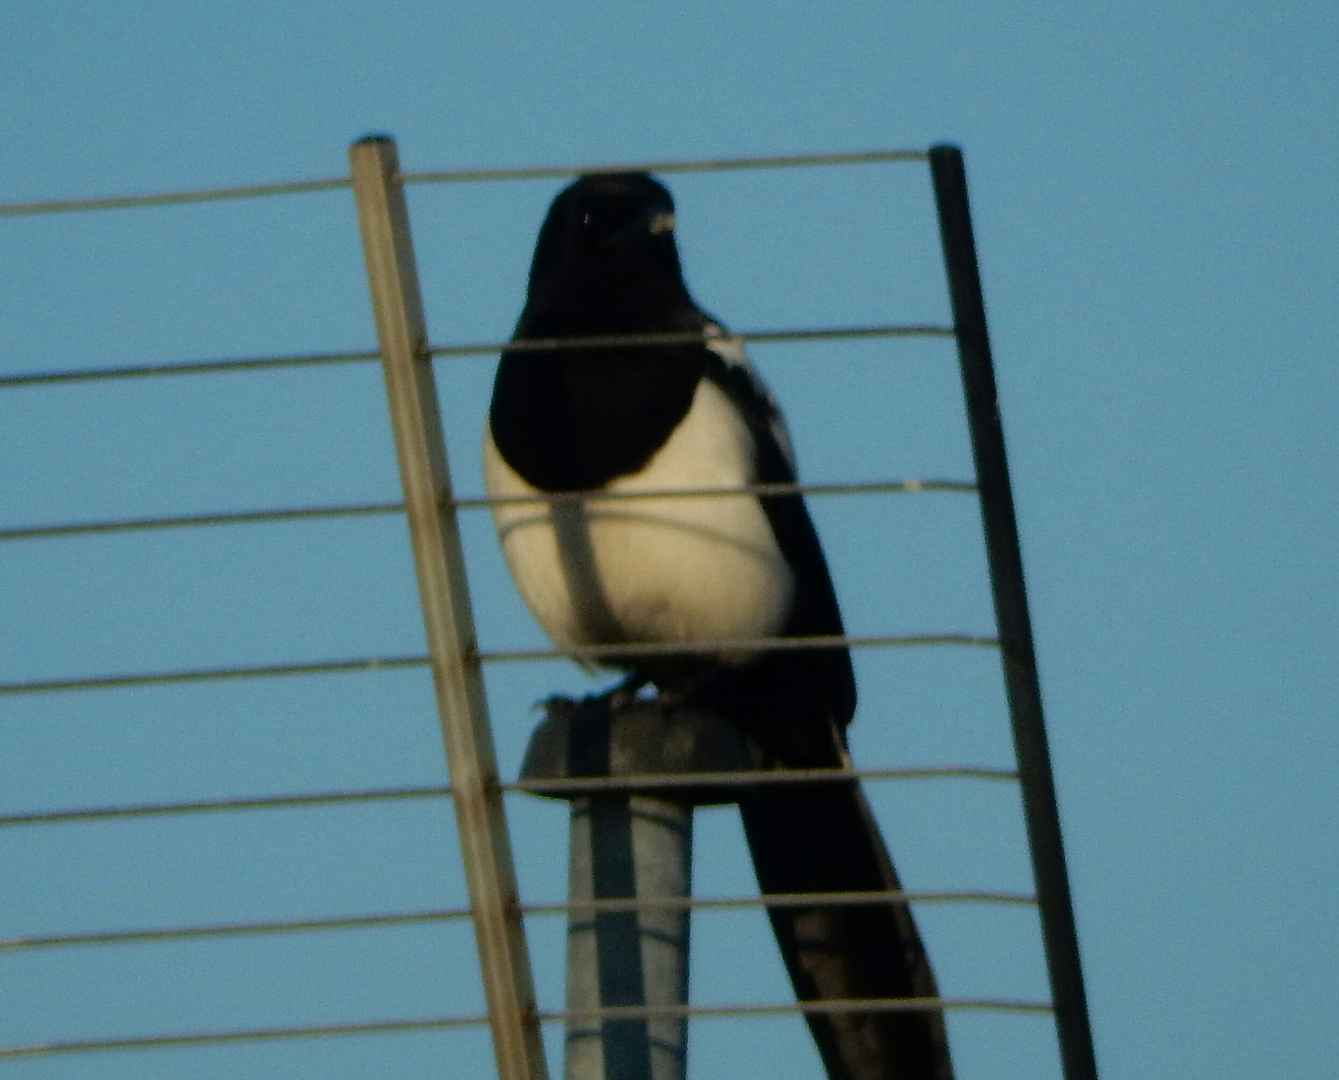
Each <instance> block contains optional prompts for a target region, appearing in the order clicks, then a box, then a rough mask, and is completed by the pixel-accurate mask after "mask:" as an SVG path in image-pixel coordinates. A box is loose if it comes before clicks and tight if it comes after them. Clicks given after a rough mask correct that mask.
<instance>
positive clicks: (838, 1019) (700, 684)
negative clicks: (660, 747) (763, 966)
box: [484, 173, 952, 1080]
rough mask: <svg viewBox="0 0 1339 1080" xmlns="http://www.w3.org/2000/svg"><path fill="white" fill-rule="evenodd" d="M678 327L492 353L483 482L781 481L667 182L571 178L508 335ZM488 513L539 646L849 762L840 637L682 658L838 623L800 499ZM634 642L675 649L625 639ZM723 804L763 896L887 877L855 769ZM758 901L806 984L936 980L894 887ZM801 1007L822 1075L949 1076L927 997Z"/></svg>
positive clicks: (714, 499) (771, 431)
mask: <svg viewBox="0 0 1339 1080" xmlns="http://www.w3.org/2000/svg"><path fill="white" fill-rule="evenodd" d="M675 333H678V334H680V335H681V337H684V336H686V337H687V338H689V339H691V340H684V341H682V342H681V343H675V344H650V343H647V344H626V345H618V346H616V347H603V346H600V347H597V346H587V347H581V346H580V345H574V346H573V347H572V348H560V349H557V350H549V351H528V350H523V349H511V350H508V351H505V352H504V353H503V355H502V358H501V361H500V363H499V365H498V370H497V376H496V380H495V382H494V386H493V399H492V405H491V408H490V411H489V418H488V425H487V429H486V432H485V437H484V476H485V481H486V484H487V488H488V491H489V493H490V495H492V496H494V497H499V496H517V495H535V494H544V493H559V492H578V491H580V492H585V491H590V492H594V493H599V492H609V493H629V492H637V491H646V492H658V491H667V490H675V489H678V490H691V491H700V490H704V489H716V488H726V489H739V488H743V487H747V486H749V485H757V484H766V483H782V484H785V483H793V482H794V481H795V479H796V469H795V460H794V455H793V453H792V450H791V445H790V440H789V437H788V435H787V433H786V428H785V424H784V422H783V420H782V417H781V413H780V411H779V409H778V408H777V405H776V402H775V401H774V400H773V399H772V397H771V395H770V394H769V393H768V391H767V389H766V387H765V386H764V385H763V383H762V381H761V379H760V378H759V377H758V375H757V372H756V371H755V370H754V368H753V367H752V365H751V364H750V363H749V360H748V357H747V356H746V355H745V353H744V351H743V349H742V348H741V347H740V346H739V344H738V342H737V341H735V340H733V339H730V338H729V337H728V336H727V334H726V331H725V330H724V329H723V328H722V326H721V325H720V324H719V323H718V322H716V321H715V320H714V319H712V318H711V317H710V316H708V315H707V314H705V313H704V312H703V311H702V310H701V309H700V308H699V307H698V306H697V305H696V304H695V303H694V302H693V299H692V297H691V296H690V295H689V293H688V290H687V287H686V286H685V284H684V281H683V273H682V270H681V268H680V264H679V257H678V252H677V249H676V246H675V240H674V203H673V201H672V199H671V197H670V194H669V192H668V191H667V190H666V189H665V188H664V187H663V186H662V185H661V184H660V183H658V182H657V181H656V180H654V179H652V178H651V177H649V176H646V175H644V174H638V173H620V174H600V175H592V176H586V177H583V178H581V179H579V180H577V181H576V182H575V183H573V184H572V185H571V186H569V187H568V188H566V189H565V190H564V191H562V192H561V193H560V194H559V195H558V196H557V198H556V199H555V200H554V202H553V205H552V207H551V208H550V210H549V213H548V216H547V218H546V219H545V221H544V224H543V226H542V228H541V229H540V233H539V239H538V242H537V244H536V247H535V255H534V262H533V264H532V267H531V271H530V280H529V291H528V294H527V297H526V303H525V309H524V311H523V312H522V314H521V317H520V320H519V322H518V323H517V326H516V333H515V336H516V338H518V339H534V338H567V337H575V338H589V337H599V336H611V335H654V334H670V335H673V334H675ZM494 519H495V524H496V526H497V530H498V534H499V536H500V539H501V543H502V549H503V552H504V554H505V556H506V560H507V564H508V566H509V567H510V570H511V573H512V576H513V577H514V578H515V581H516V584H517V586H518V588H519V590H520V593H521V595H522V597H523V598H524V600H525V602H526V604H527V605H528V606H529V608H530V610H531V612H533V614H534V616H535V618H536V619H537V620H538V621H539V623H540V625H541V626H542V627H543V628H544V630H545V631H546V632H547V633H548V635H549V636H550V637H551V638H552V639H553V641H554V642H555V643H556V644H558V645H559V646H573V645H583V646H597V647H603V646H608V650H607V652H602V653H601V654H600V662H601V663H603V664H606V665H608V666H612V667H618V668H622V669H625V670H627V671H629V672H630V673H631V680H630V681H631V684H632V685H636V684H638V683H641V682H649V683H652V684H654V685H655V686H656V688H657V689H658V690H659V691H660V692H661V693H663V694H666V695H678V696H680V697H682V698H683V699H684V700H686V701H690V702H692V703H693V704H697V705H703V706H706V707H709V708H711V709H713V710H714V711H716V712H717V713H718V714H720V715H723V716H725V717H726V718H727V719H728V720H729V721H730V722H732V723H734V724H737V725H738V726H739V727H740V728H741V729H742V730H743V731H744V732H745V733H746V734H747V735H748V736H749V737H750V738H751V739H752V740H753V742H754V743H755V744H756V745H757V746H759V747H761V748H762V750H763V752H764V754H765V755H766V758H767V760H768V763H769V765H771V766H772V767H774V768H777V769H786V768H790V769H797V768H827V767H833V768H835V767H841V766H849V764H850V762H849V757H848V755H847V751H846V743H845V735H844V732H845V728H846V726H847V724H849V723H850V721H851V718H852V715H853V713H854V711H855V702H856V692H855V679H854V675H853V672H852V667H851V660H850V656H849V653H848V651H847V649H846V648H845V647H824V648H817V649H815V648H808V649H790V650H773V651H760V650H758V649H756V648H754V649H749V648H743V647H740V648H724V647H719V646H718V647H717V648H715V649H704V650H702V651H693V646H694V645H696V644H699V643H702V644H705V643H719V642H725V641H731V640H736V641H745V640H756V639H759V638H771V637H809V636H813V635H841V634H842V632H843V630H842V621H841V615H840V612H839V610H838V606H837V599H836V595H835V593H834V590H833V586H832V580H831V577H830V575H829V573H828V568H827V564H826V562H825V561H824V558H823V552H822V548H821V547H820V545H819V540H818V535H817V533H816V532H815V530H814V526H813V523H812V521H811V520H810V518H809V514H808V511H807V510H806V508H805V505H804V502H803V500H802V499H801V498H800V496H799V495H796V494H784V495H767V496H759V495H756V494H752V493H747V494H733V495H716V496H706V495H704V496H677V497H672V498H662V499H652V498H647V499H626V498H624V499H617V500H609V499H606V500H603V501H601V500H600V499H599V498H598V497H592V498H589V499H585V500H581V501H560V502H553V503H538V502H532V503H526V502H511V503H503V504H500V505H496V506H495V507H494ZM642 642H647V643H650V642H663V643H670V644H674V645H682V646H684V649H685V652H684V653H681V654H676V655H675V656H673V657H657V658H655V659H652V658H649V657H645V656H643V657H640V658H635V657H631V656H627V655H623V656H620V653H619V646H621V645H626V644H629V643H642ZM740 807H741V813H742V816H743V822H744V827H745V832H746V836H747V839H748V843H749V849H750V852H751V854H752V857H753V861H754V868H755V871H756V873H757V877H758V881H759V885H760V887H761V888H762V890H763V891H764V892H766V893H819V892H864V891H883V890H897V889H899V888H900V885H899V883H898V878H897V875H896V874H895V872H894V870H893V866H892V862H891V860H890V859H889V856H888V853H887V849H886V848H885V846H884V843H883V840H882V838H881V836H880V834H879V831H878V828H877V826H876V824H875V822H874V818H873V815H872V813H871V811H870V808H869V805H868V803H867V802H866V800H865V798H864V795H863V793H862V792H861V790H860V788H859V786H858V785H857V784H856V783H855V782H854V781H852V780H845V781H835V782H827V781H825V782H823V783H812V784H784V785H768V786H763V785H758V786H757V787H754V788H750V789H747V790H745V792H744V793H743V794H742V795H741V799H740ZM769 910H770V916H771V920H772V925H773V928H774V930H775V933H776V937H777V940H778V943H779V945H780V948H781V952H782V955H783V957H784V959H785V962H786V966H787V968H788V970H789V972H790V976H791V980H792V982H793V983H794V986H795V989H796V993H797V995H798V996H799V997H800V998H801V999H802V1000H806V1001H809V1000H843V999H855V998H906V997H914V998H932V997H937V996H938V995H937V990H936V988H935V982H934V977H933V975H932V973H931V970H930V966H929V963H928V960H927V958H926V954H925V950H924V948H923V946H922V944H921V940H920V937H919V935H918V933H917V931H916V928H915V925H914V923H913V921H912V918H911V913H910V911H909V909H908V908H907V906H906V904H904V903H903V904H896V903H870V904H859V905H845V906H823V905H820V904H815V905H813V906H804V907H777V908H772V909H769ZM808 1019H809V1024H810V1027H811V1029H812V1031H813V1034H814V1037H815V1040H816V1041H817V1043H818V1047H819V1051H820V1053H821V1055H822V1057H823V1059H824V1063H825V1065H826V1066H827V1069H828V1072H829V1075H830V1076H832V1077H833V1078H842V1080H848V1078H849V1080H884V1078H893V1077H897V1078H901V1080H947V1078H948V1077H950V1076H951V1073H952V1071H951V1066H950V1063H949V1057H948V1047H947V1041H946V1038H945V1034H944V1024H943V1017H942V1014H941V1013H939V1012H933V1011H931V1012H924V1011H902V1012H898V1011H892V1012H864V1013H861V1012H848V1013H840V1012H838V1013H812V1014H810V1015H809V1017H808Z"/></svg>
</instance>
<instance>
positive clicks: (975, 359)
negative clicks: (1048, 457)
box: [930, 146, 1097, 1080]
mask: <svg viewBox="0 0 1339 1080" xmlns="http://www.w3.org/2000/svg"><path fill="white" fill-rule="evenodd" d="M930 174H931V176H932V178H933V181H934V190H935V202H936V205H937V206H938V209H939V230H940V237H941V239H942V241H943V245H944V264H945V267H946V270H947V273H948V285H949V296H950V298H951V301H952V305H953V323H954V327H955V329H956V330H957V336H958V357H959V360H960V362H961V365H962V384H963V393H964V396H965V397H966V402H967V420H968V425H969V427H970V429H971V436H972V454H973V457H974V459H975V462H976V482H977V488H978V491H979V493H980V496H981V517H982V522H983V525H984V529H985V537H986V552H987V557H988V561H989V565H990V581H991V590H992V592H993V594H994V600H995V619H996V623H997V625H998V628H999V639H1000V656H1001V660H1002V663H1003V667H1004V682H1005V689H1006V692H1007V694H1008V699H1009V715H1010V717H1011V719H1012V725H1013V737H1014V749H1015V753H1016V754H1017V756H1018V771H1019V778H1020V780H1021V783H1022V792H1023V813H1024V817H1025V820H1026V825H1027V833H1028V846H1029V848H1030V850H1031V855H1032V870H1033V874H1034V876H1035V878H1036V883H1037V901H1038V906H1039V908H1040V913H1041V926H1042V940H1043V942H1044V945H1045V949H1046V964H1047V968H1048V970H1049V973H1050V979H1051V994H1052V998H1053V1000H1054V1002H1055V1020H1056V1028H1057V1031H1058V1034H1059V1039H1060V1057H1061V1061H1062V1062H1063V1066H1064V1074H1065V1078H1066V1080H1097V1060H1096V1057H1095V1055H1094V1052H1093V1041H1092V1030H1091V1027H1090V1024H1089V1019H1088V1005H1087V1000H1086V997H1085V994H1084V988H1083V969H1082V967H1081V965H1080V960H1079V942H1078V933H1077V931H1076V929H1075V926H1074V908H1073V901H1072V899H1071V897H1070V891H1069V875H1068V873H1067V871H1066V869H1065V851H1064V845H1063V842H1062V840H1061V835H1060V813H1059V809H1058V807H1057V805H1056V798H1055V780H1054V777H1053V775H1052V772H1051V757H1050V751H1049V749H1048V748H1047V742H1046V724H1045V720H1044V717H1043V715H1042V704H1041V684H1040V680H1039V679H1038V677H1037V658H1036V654H1035V652H1034V649H1033V643H1032V624H1031V620H1030V619H1029V617H1028V605H1027V591H1026V589H1025V587H1024V582H1023V558H1022V553H1021V551H1020V548H1019V542H1018V523H1017V520H1016V518H1015V516H1014V502H1013V492H1012V489H1011V487H1010V483H1009V465H1008V460H1007V459H1006V457H1005V451H1004V429H1003V427H1002V425H1001V423H1000V410H999V394H998V391H997V389H996V386H995V371H994V365H993V363H992V361H991V356H990V339H989V336H988V335H987V332H986V308H985V300H984V298H983V296H982V292H981V274H980V269H979V267H978V265H977V258H976V241H975V239H974V238H973V234H972V218H971V210H970V207H969V205H968V201H967V174H966V170H965V169H964V167H963V159H962V151H961V150H960V149H959V148H958V147H956V146H935V147H932V148H931V149H930Z"/></svg>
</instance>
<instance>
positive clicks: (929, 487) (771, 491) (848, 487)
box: [0, 479, 976, 539]
mask: <svg viewBox="0 0 1339 1080" xmlns="http://www.w3.org/2000/svg"><path fill="white" fill-rule="evenodd" d="M975 490H976V484H974V483H973V482H972V481H970V480H916V479H908V480H849V481H843V482H840V483H816V484H807V483H793V484H790V483H786V484H782V483H766V484H740V485H738V486H735V487H720V486H717V487H699V488H661V489H656V490H650V491H641V490H639V491H600V490H586V491H554V492H536V493H535V494H534V495H501V496H496V495H494V496H469V497H467V498H464V499H453V500H451V504H452V505H453V506H455V507H456V508H457V509H459V510H473V509H477V508H479V507H489V506H512V505H525V504H527V503H531V504H536V503H537V504H562V503H577V502H580V503H586V502H598V503H603V502H623V501H627V500H630V499H633V500H635V499H641V500H646V499H682V498H689V499H700V498H707V497H721V496H727V495H763V496H773V495H886V494H893V493H897V492H910V493H917V494H919V493H921V492H929V491H954V492H973V491H975ZM3 535H4V534H3V533H0V539H3Z"/></svg>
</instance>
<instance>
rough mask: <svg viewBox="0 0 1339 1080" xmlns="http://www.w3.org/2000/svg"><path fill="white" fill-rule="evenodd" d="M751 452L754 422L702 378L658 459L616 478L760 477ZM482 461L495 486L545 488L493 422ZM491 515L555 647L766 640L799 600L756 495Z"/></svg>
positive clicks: (725, 482)
mask: <svg viewBox="0 0 1339 1080" xmlns="http://www.w3.org/2000/svg"><path fill="white" fill-rule="evenodd" d="M753 460H754V454H753V439H752V436H751V435H750V434H749V432H748V429H747V427H745V425H744V423H743V421H742V420H741V419H740V417H739V416H738V414H737V413H736V411H735V409H734V408H733V406H732V405H731V403H730V401H729V399H728V398H727V397H726V395H725V393H724V391H722V390H721V389H720V388H719V387H718V386H716V385H715V384H714V383H712V382H711V381H710V380H708V379H703V380H701V382H699V383H698V387H697V391H696V393H695V394H694V397H693V402H692V406H691V408H690V409H689V411H688V414H687V415H686V416H685V417H684V419H683V421H682V422H681V423H680V424H679V426H678V427H677V428H675V430H674V432H673V434H672V435H671V437H670V439H669V441H668V442H666V444H665V445H664V446H663V447H662V448H661V449H660V451H659V452H658V453H657V454H656V455H655V457H653V458H652V459H651V461H650V462H649V463H648V465H647V467H646V468H645V469H644V470H642V472H640V473H638V474H637V475H636V476H635V477H620V478H619V479H617V480H615V481H614V482H613V483H611V484H609V485H608V488H609V490H610V491H614V492H631V491H673V490H676V489H677V490H686V489H699V488H716V487H719V488H734V487H739V486H741V485H744V484H748V483H752V482H753V480H754V470H753ZM483 461H484V482H485V484H486V485H487V487H488V491H489V493H490V494H491V495H493V496H495V497H497V496H508V495H513V496H514V495H534V494H537V492H536V491H535V489H534V488H532V487H531V486H530V485H529V484H527V483H526V482H525V481H524V480H522V479H521V478H520V477H519V476H517V475H516V473H515V472H513V471H512V469H511V467H510V466H509V465H508V464H507V463H506V462H505V461H504V460H503V459H502V456H501V454H499V453H498V451H497V447H496V446H495V445H494V443H493V438H492V433H491V431H487V430H486V431H485V433H484V457H483ZM493 520H494V524H495V525H496V526H497V531H498V537H499V538H500V540H501V542H502V550H503V554H504V555H505V556H506V559H507V565H508V566H509V567H510V568H511V573H512V577H513V578H515V580H516V585H517V588H518V589H519V590H520V593H521V596H522V597H523V598H524V599H525V602H526V604H527V605H528V606H529V608H530V610H531V612H533V614H534V616H535V618H536V619H537V620H538V621H539V624H540V625H541V626H542V627H543V628H544V630H545V631H546V632H547V633H548V635H549V637H551V638H552V639H553V641H554V642H555V643H556V644H558V645H598V644H605V643H609V644H615V643H619V644H621V643H626V642H682V643H685V644H691V643H692V642H696V641H709V640H720V639H725V638H753V637H765V636H769V635H771V634H775V633H776V632H778V631H779V630H780V629H781V627H782V625H783V623H784V622H785V619H786V615H787V613H788V611H789V608H790V603H791V597H792V594H793V591H794V577H793V574H792V572H791V569H790V567H789V565H788V564H787V563H786V561H785V559H784V557H783V556H782V554H781V551H780V549H779V548H778V547H777V544H776V539H775V537H774V536H773V534H772V529H771V526H770V525H769V523H768V521H767V516H766V514H764V513H763V510H762V507H761V506H760V505H759V504H758V501H757V499H756V498H754V497H753V496H749V495H731V496H706V497H702V496H689V497H676V498H662V499H652V498H647V499H590V500H586V501H584V502H572V503H554V504H543V503H529V504H525V503H522V504H511V505H503V506H496V507H494V508H493ZM722 659H728V660H731V661H741V660H744V659H747V657H746V656H743V655H740V654H737V653H736V654H731V655H730V656H728V657H722Z"/></svg>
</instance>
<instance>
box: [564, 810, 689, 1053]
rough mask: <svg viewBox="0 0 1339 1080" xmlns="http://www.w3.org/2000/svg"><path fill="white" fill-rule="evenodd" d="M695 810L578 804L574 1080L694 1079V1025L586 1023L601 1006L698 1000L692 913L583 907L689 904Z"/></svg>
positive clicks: (572, 969) (673, 1019) (573, 884)
mask: <svg viewBox="0 0 1339 1080" xmlns="http://www.w3.org/2000/svg"><path fill="white" fill-rule="evenodd" d="M692 830H693V808H692V807H691V806H690V805H688V804H687V803H682V802H676V801H671V800H669V799H662V798H658V797H655V796H652V795H626V794H621V793H615V794H608V795H594V796H590V797H587V798H580V799H576V800H574V801H573V803H572V826H571V843H572V846H571V870H570V885H569V890H568V895H569V900H570V901H571V903H572V904H573V907H572V910H571V913H570V914H569V916H568V927H567V1009H568V1012H569V1013H574V1014H578V1015H575V1016H573V1018H572V1019H571V1020H569V1021H568V1024H567V1048H566V1054H565V1059H566V1070H565V1074H564V1075H565V1076H566V1080H684V1071H685V1065H686V1052H687V1041H688V1020H687V1017H682V1016H662V1017H653V1018H651V1019H644V1018H629V1019H604V1020H599V1019H594V1018H592V1019H586V1018H584V1017H582V1016H580V1015H579V1014H580V1013H581V1012H582V1011H584V1010H587V1009H593V1008H597V1007H599V1006H601V1005H684V1004H686V1003H687V1001H688V909H687V907H679V908H676V907H668V906H666V907H658V906H657V907H649V908H642V909H639V910H636V911H603V912H600V911H592V910H591V909H590V908H585V909H584V910H583V908H582V906H581V901H583V900H592V899H597V900H606V899H636V898H652V897H654V898H671V899H682V898H685V897H687V896H688V895H689V875H690V868H691V865H692Z"/></svg>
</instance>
